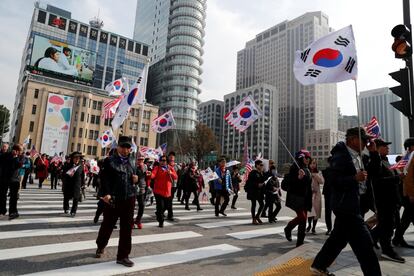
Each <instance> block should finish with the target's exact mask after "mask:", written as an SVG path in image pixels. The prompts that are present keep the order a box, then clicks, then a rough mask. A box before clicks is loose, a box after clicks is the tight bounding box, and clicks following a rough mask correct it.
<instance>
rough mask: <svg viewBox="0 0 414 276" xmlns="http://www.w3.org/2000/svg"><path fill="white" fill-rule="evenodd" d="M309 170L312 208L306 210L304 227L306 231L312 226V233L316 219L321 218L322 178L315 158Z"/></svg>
mask: <svg viewBox="0 0 414 276" xmlns="http://www.w3.org/2000/svg"><path fill="white" fill-rule="evenodd" d="M309 170H310V172H311V175H312V210H311V211H310V212H308V227H307V228H306V232H309V231H310V230H311V228H312V234H316V224H317V223H318V219H320V218H321V213H322V194H321V185H322V184H323V182H324V179H323V176H322V175H321V173H320V172H319V170H318V164H317V161H316V159H315V158H313V159H312V160H311V162H310V164H309Z"/></svg>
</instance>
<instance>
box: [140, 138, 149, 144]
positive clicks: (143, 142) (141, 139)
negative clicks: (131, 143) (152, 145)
mask: <svg viewBox="0 0 414 276" xmlns="http://www.w3.org/2000/svg"><path fill="white" fill-rule="evenodd" d="M139 143H140V145H141V146H148V138H144V137H141V138H140V139H139Z"/></svg>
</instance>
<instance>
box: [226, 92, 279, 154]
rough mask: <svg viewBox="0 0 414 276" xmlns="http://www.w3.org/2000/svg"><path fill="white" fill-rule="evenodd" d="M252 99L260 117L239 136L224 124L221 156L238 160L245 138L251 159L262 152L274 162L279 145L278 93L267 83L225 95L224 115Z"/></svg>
mask: <svg viewBox="0 0 414 276" xmlns="http://www.w3.org/2000/svg"><path fill="white" fill-rule="evenodd" d="M248 95H250V96H252V98H253V99H254V101H255V103H256V105H257V106H258V107H259V108H260V110H261V111H262V113H263V116H262V117H261V118H260V119H258V120H257V121H256V122H254V123H253V124H252V125H251V126H250V127H249V128H248V129H247V130H246V131H245V132H243V133H241V132H239V131H238V130H236V129H235V128H234V127H232V126H231V125H229V124H228V123H227V122H226V121H224V127H223V130H224V132H223V143H222V153H223V154H224V155H226V156H228V157H230V158H232V159H238V160H241V159H242V157H243V147H244V144H245V137H246V138H247V139H246V142H247V146H248V154H249V156H250V158H253V157H254V156H257V155H258V154H260V153H261V155H262V157H263V158H265V159H276V157H277V150H278V149H277V146H278V136H277V135H278V120H279V117H278V115H279V114H278V99H279V98H278V96H279V95H278V92H277V90H276V88H275V87H274V86H272V85H269V84H256V85H253V86H251V87H248V88H244V89H239V90H237V91H235V92H233V93H230V94H227V95H224V114H227V113H229V112H230V111H232V110H233V109H234V108H235V107H236V106H237V105H238V104H239V103H240V102H241V101H242V100H243V99H244V98H245V97H246V96H248Z"/></svg>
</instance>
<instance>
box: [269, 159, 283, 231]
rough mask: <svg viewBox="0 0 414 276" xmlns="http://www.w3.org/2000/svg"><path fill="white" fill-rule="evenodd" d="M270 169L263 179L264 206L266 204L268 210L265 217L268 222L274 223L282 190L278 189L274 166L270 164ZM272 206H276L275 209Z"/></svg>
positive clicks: (279, 205) (280, 203) (279, 206)
mask: <svg viewBox="0 0 414 276" xmlns="http://www.w3.org/2000/svg"><path fill="white" fill-rule="evenodd" d="M270 171H271V172H272V175H271V176H269V177H268V178H267V179H266V181H265V198H266V204H265V206H267V207H268V210H269V212H268V217H267V219H268V221H269V223H274V222H276V221H277V219H276V217H277V215H278V214H279V212H280V210H281V209H282V191H281V190H280V183H279V179H278V178H277V172H276V167H275V166H274V165H272V166H271V167H270ZM274 206H275V207H276V209H275V210H273V207H274Z"/></svg>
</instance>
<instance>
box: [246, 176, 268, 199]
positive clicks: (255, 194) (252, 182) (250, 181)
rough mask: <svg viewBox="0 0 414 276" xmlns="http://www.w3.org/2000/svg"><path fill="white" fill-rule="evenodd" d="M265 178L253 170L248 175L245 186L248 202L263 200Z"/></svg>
mask: <svg viewBox="0 0 414 276" xmlns="http://www.w3.org/2000/svg"><path fill="white" fill-rule="evenodd" d="M265 180H266V179H265V176H264V174H263V173H260V172H259V171H258V170H256V169H254V170H252V171H251V172H250V173H249V177H248V178H247V182H246V185H248V188H247V189H246V192H247V199H249V200H263V198H264V191H265V186H264V182H265Z"/></svg>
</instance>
